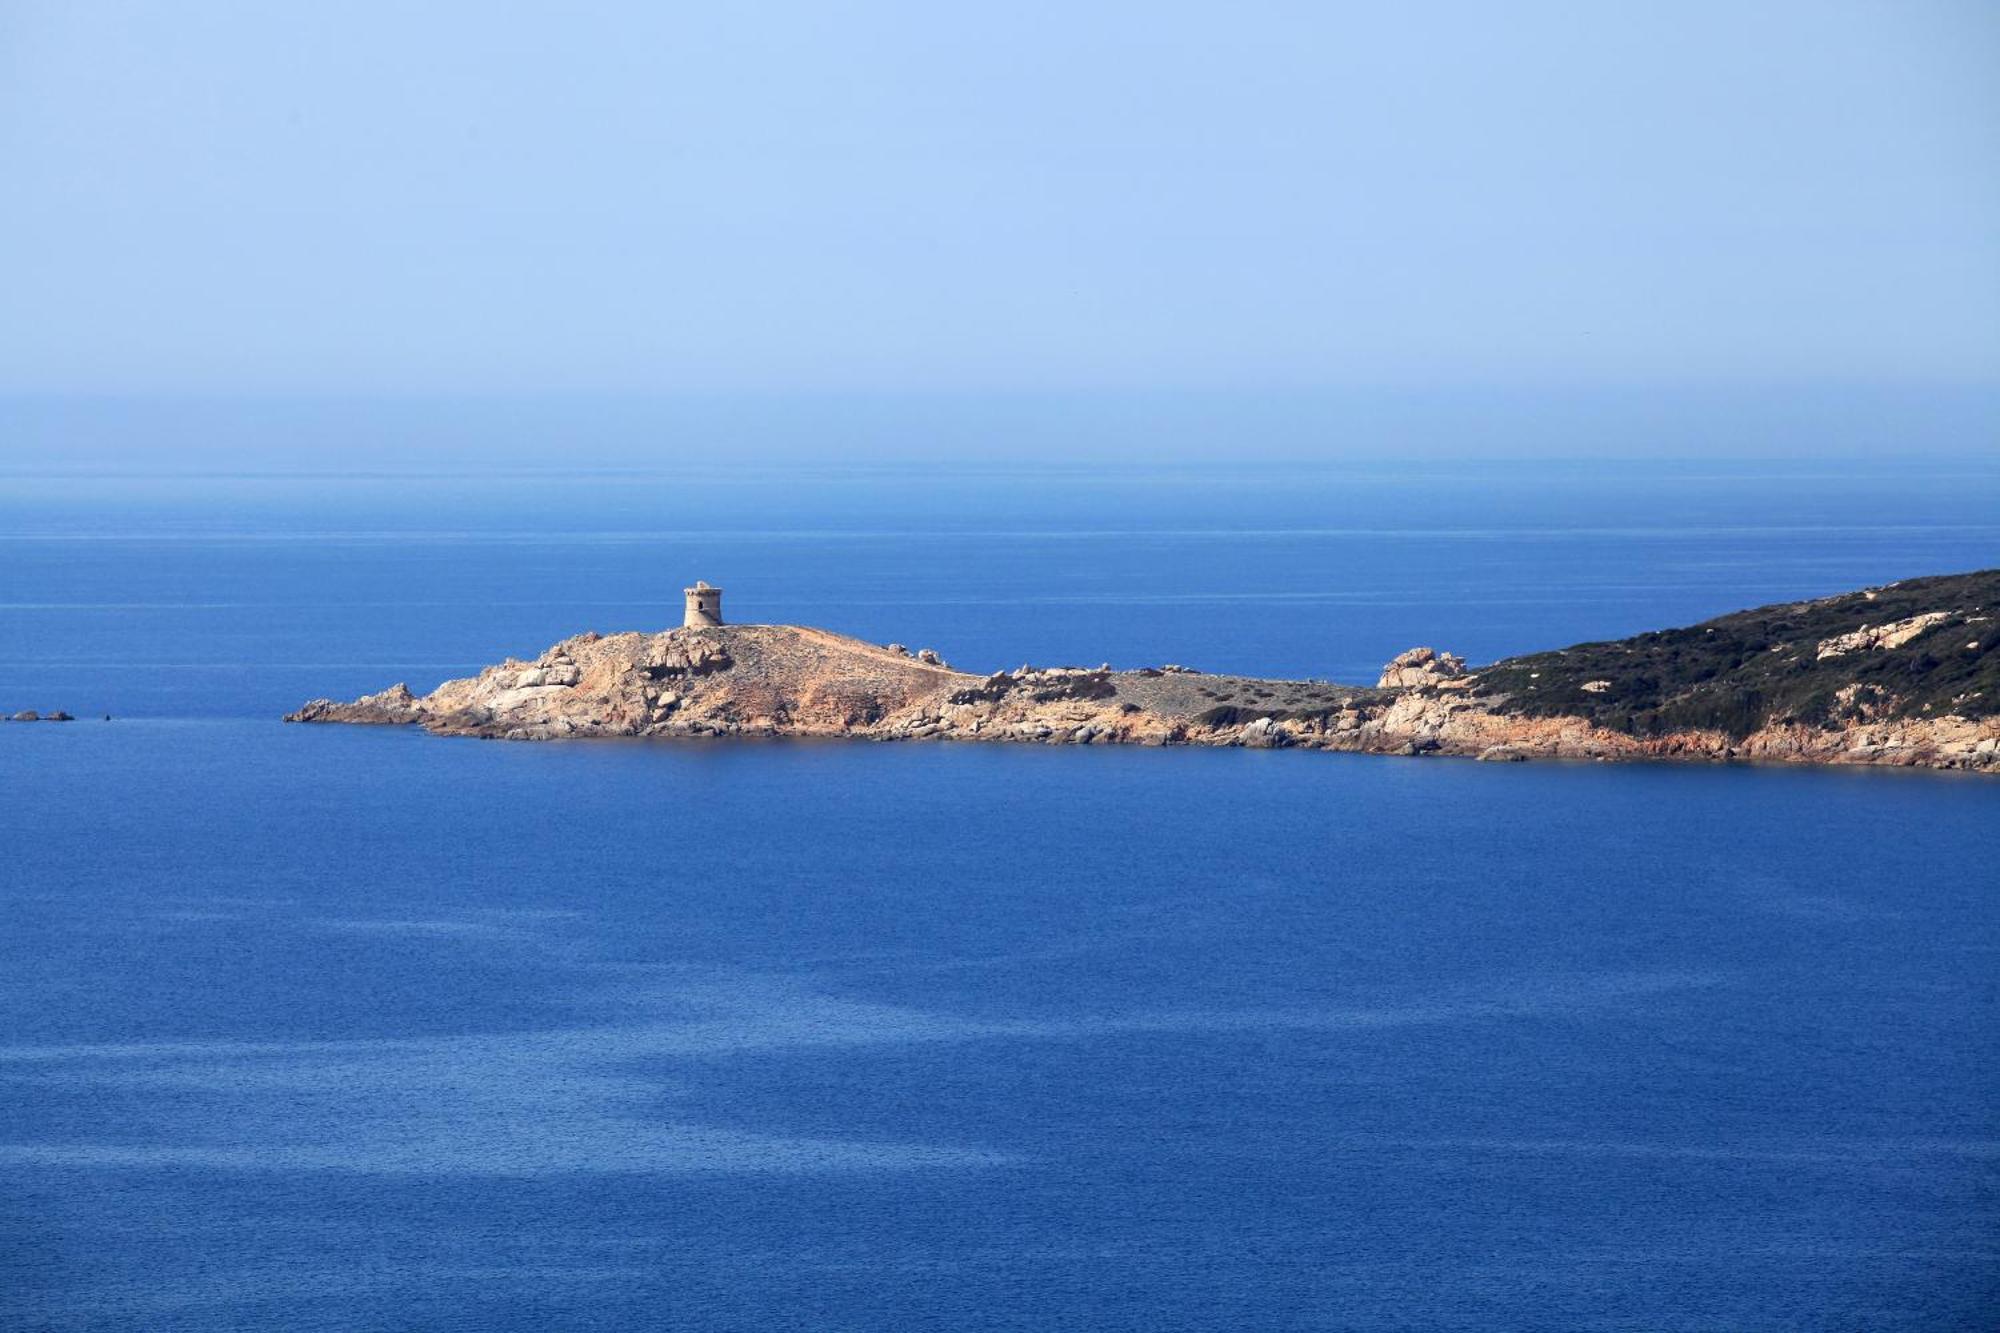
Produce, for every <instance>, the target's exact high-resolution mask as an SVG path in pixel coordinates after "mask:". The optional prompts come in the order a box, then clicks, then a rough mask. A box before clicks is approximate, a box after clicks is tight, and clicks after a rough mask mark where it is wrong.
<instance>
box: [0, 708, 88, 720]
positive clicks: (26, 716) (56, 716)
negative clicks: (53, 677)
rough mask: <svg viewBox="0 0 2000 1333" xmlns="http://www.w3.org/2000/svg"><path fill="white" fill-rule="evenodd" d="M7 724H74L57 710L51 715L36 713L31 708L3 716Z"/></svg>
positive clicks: (67, 716) (68, 717)
mask: <svg viewBox="0 0 2000 1333" xmlns="http://www.w3.org/2000/svg"><path fill="white" fill-rule="evenodd" d="M4 717H5V720H6V721H9V722H74V721H76V719H75V718H73V717H71V716H70V715H69V714H68V713H65V712H63V711H62V710H61V709H60V708H58V709H57V710H56V711H55V712H53V713H38V712H36V711H35V710H34V709H32V708H23V709H22V710H21V711H20V712H18V713H7V714H4Z"/></svg>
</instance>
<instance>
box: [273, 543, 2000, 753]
mask: <svg viewBox="0 0 2000 1333" xmlns="http://www.w3.org/2000/svg"><path fill="white" fill-rule="evenodd" d="M1996 592H2000V571H1986V572H1984V573H1982V574H1979V575H1965V576H1952V577H1950V578H1944V579H1932V580H1916V581H1910V582H1909V583H1905V584H1895V585H1886V586H1885V588H1883V589H1868V590H1863V591H1862V592H1859V593H1853V594H1844V595H1843V596H1842V597H1839V598H1828V599H1821V600H1820V601H1816V602H1808V603H1792V604H1785V605H1780V606H1775V607H1765V608H1758V609H1757V610H1756V611H1752V612H1743V613H1738V614H1737V615H1736V616H1733V617H1723V618H1720V619H1718V620H1716V621H1712V622H1704V624H1703V625H1699V626H1694V627H1690V628H1689V629H1686V630H1677V631H1661V632H1659V633H1657V634H1654V635H1642V636H1639V637H1638V638H1635V639H1632V640H1622V641H1617V642H1615V643H1607V644H1588V645H1578V646H1576V647H1574V648H1571V649H1564V650H1559V651H1558V652H1555V653H1550V654H1539V655H1534V656H1531V657H1525V658H1513V659H1507V660H1505V661H1502V662H1499V663H1495V664H1493V665H1492V666H1489V667H1486V668H1480V669H1476V670H1475V669H1473V668H1470V667H1468V666H1467V664H1466V663H1465V662H1464V661H1463V660H1462V659H1460V658H1458V657H1456V656H1454V655H1453V654H1451V653H1448V652H1439V651H1436V650H1434V649H1431V648H1416V649H1411V650H1410V651H1408V652H1405V653H1402V654H1400V655H1398V656H1397V657H1396V658H1394V659H1393V660H1392V661H1390V662H1389V663H1388V664H1387V665H1386V666H1385V667H1384V669H1383V672H1382V674H1381V676H1380V678H1379V679H1378V680H1377V682H1376V683H1375V685H1373V686H1368V687H1363V686H1346V685H1337V684H1333V683H1330V682H1326V681H1313V680H1308V681H1288V680H1265V679H1260V678H1256V677H1247V676H1232V675H1225V674H1215V673H1208V672H1201V671H1194V670H1190V669H1188V668H1186V667H1181V666H1161V667H1145V668H1139V669H1137V670H1125V671H1114V670H1112V669H1111V668H1110V667H1109V666H1108V665H1104V666H1099V667H1094V668H1090V667H1032V666H1023V667H1020V668H1018V669H1015V670H1009V671H1000V672H995V673H993V674H991V675H985V676H981V675H976V674H972V673H968V672H963V671H959V670H956V669H954V668H952V667H951V666H950V665H948V664H947V663H945V662H944V660H943V659H942V658H941V657H939V656H938V655H937V654H936V653H934V652H931V651H928V650H925V651H923V652H922V653H919V654H913V653H911V652H909V651H908V650H907V649H904V648H902V647H901V645H886V646H885V645H879V644H873V643H867V642H864V641H862V640H859V639H854V638H850V637H847V636H843V635H839V634H835V633H833V632H831V631H827V630H821V629H813V628H809V627H805V626H789V625H728V626H723V625H706V626H697V627H687V628H680V629H673V630H667V631H663V632H659V633H650V634H649V633H636V632H633V633H623V634H613V635H608V636H607V635H599V634H596V633H594V632H593V633H585V634H581V635H577V636H575V637H573V638H570V639H566V640H564V641H562V642H561V643H558V644H556V645H554V646H552V647H551V648H549V649H548V650H547V651H545V652H543V653H542V654H540V655H539V656H538V657H536V658H535V659H534V660H533V661H520V660H515V659H511V658H510V659H508V660H507V661H505V662H502V663H499V664H497V665H495V666H492V667H488V668H486V669H485V670H484V671H482V672H481V673H480V674H479V675H478V676H476V677H469V678H466V679H462V680H455V681H447V682H446V683H445V684H443V685H441V686H439V687H438V688H437V689H436V690H435V691H433V692H432V693H430V694H428V695H422V696H419V695H417V694H414V693H413V692H411V691H410V689H409V688H408V687H407V686H405V685H401V684H398V685H394V686H391V687H390V688H389V689H387V690H383V691H381V692H379V693H376V694H371V695H366V696H363V697H362V698H359V699H356V700H353V701H351V702H346V703H342V702H336V701H334V700H329V699H316V700H314V701H312V702H311V703H308V704H306V705H305V706H304V707H302V708H300V709H299V710H298V711H297V712H294V713H292V714H290V715H289V716H288V717H287V719H286V720H287V721H291V722H313V723H333V722H337V723H359V724H378V725H416V726H421V727H423V728H424V729H425V730H427V731H430V732H433V733H436V734H439V735H451V736H477V737H486V738H494V739H509V740H548V739H559V738H567V737H593V736H595V737H612V736H624V737H676V736H831V737H849V738H854V739H867V740H979V741H1001V742H1014V743H1040V744H1053V745H1098V744H1133V745H1210V746H1245V747H1254V748H1297V749H1318V750H1335V751H1350V752H1358V753H1370V754H1395V755H1409V756H1428V755H1436V756H1463V757H1468V758H1475V759H1481V760H1486V761H1489V762H1500V761H1521V760H1530V759H1590V760H1640V759H1660V760H1710V761H1716V760H1742V761H1758V762H1776V763H1800V764H1835V765H1849V764H1852V765H1886V766H1896V767H1918V768H1932V769H1953V770H1962V771H1966V772H1976V773H1995V772H2000V709H1996V707H1995V703H1996V699H1995V697H1994V696H1995V694H1996V693H2000V691H1994V690H1992V689H1991V688H1989V682H1991V681H1993V680H1995V679H2000V633H1996V632H1995V631H1996V629H2000V624H1996V620H2000V617H1996V616H1994V615H1993V614H1990V613H1989V612H1988V608H1989V607H1991V606H1993V605H1995V604H1996V603H2000V597H1995V596H1992V594H1994V593H1996ZM1970 594H1977V596H1972V595H1970ZM1940 598H1942V599H1943V600H1944V601H1945V602H1947V603H1949V605H1946V606H1933V607H1932V608H1931V609H1928V610H1924V611H1921V612H1919V613H1918V614H1917V615H1915V616H1910V615H1906V614H1903V613H1904V612H1905V611H1906V610H1907V609H1908V604H1910V603H1911V602H1912V599H1916V600H1917V601H1920V602H1922V603H1923V604H1925V605H1929V604H1930V603H1932V602H1936V601H1938V600H1940ZM1829 629H1831V630H1832V631H1833V632H1829ZM1787 635H1789V637H1786V636H1787ZM1677 671H1678V672H1680V673H1681V674H1682V675H1683V676H1685V677H1687V683H1686V684H1685V687H1683V684H1682V682H1681V681H1679V680H1676V679H1675V678H1674V673H1675V672H1677ZM1758 709H1761V710H1762V713H1761V715H1759V714H1758V713H1757V712H1756V710H1758ZM1705 719H1713V720H1712V721H1706V720H1705Z"/></svg>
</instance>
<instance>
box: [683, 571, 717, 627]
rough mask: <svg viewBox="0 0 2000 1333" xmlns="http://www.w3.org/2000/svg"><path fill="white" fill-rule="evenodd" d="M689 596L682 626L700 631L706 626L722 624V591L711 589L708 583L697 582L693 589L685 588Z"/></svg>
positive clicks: (684, 590)
mask: <svg viewBox="0 0 2000 1333" xmlns="http://www.w3.org/2000/svg"><path fill="white" fill-rule="evenodd" d="M681 591H683V592H685V593H686V594H687V599H688V600H687V615H686V616H684V617H683V618H682V619H681V624H682V625H683V626H685V627H686V628H689V629H700V628H701V627H703V626H705V625H720V624H721V623H722V589H720V588H711V587H709V586H708V584H707V583H705V582H702V581H701V580H696V581H695V585H694V586H693V587H692V588H683V589H682V590H681Z"/></svg>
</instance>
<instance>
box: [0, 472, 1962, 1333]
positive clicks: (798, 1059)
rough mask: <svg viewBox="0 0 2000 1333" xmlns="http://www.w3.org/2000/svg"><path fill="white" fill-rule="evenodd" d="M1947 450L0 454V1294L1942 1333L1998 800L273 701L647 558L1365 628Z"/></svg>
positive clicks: (1863, 547) (896, 594)
mask: <svg viewBox="0 0 2000 1333" xmlns="http://www.w3.org/2000/svg"><path fill="white" fill-rule="evenodd" d="M1996 500H2000V479H1996V476H1995V475H1993V474H1991V473H1980V472H1979V471H1977V470H1976V469H1974V470H1972V471H1970V472H1967V471H1966V470H1964V469H1962V468H1961V469H1960V470H1958V471H1955V472H1953V473H1950V474H1945V473H1942V472H1938V473H1929V474H1926V473H1922V472H1920V471H1911V472H1909V473H1905V474H1898V475H1895V476H1867V475H1860V474H1841V473H1837V472H1836V473H1826V474H1811V473H1799V472H1796V471H1795V472H1793V473H1789V474H1785V475H1782V476H1777V477H1754V476H1753V477H1746V476H1744V475H1742V474H1735V475H1715V474H1712V473H1705V472H1704V473H1682V472H1673V471H1670V470H1669V471H1654V472H1651V473H1645V474H1637V475H1635V474H1633V473H1631V472H1629V471H1626V472H1609V473H1572V472H1560V471H1555V472H1552V471H1549V470H1546V469H1543V470H1529V469H1520V468H1517V469H1511V470H1510V469H1483V470H1479V471H1475V472H1468V473H1467V474H1465V475H1462V476H1456V477H1439V476H1436V475H1430V476H1409V475H1403V474H1399V473H1394V472H1375V473H1362V474H1358V475H1346V474H1339V473H1328V474H1316V475H1313V476H1308V477H1303V478H1301V477H1296V476H1292V477H1286V476H1269V477H1248V478H1244V477H1223V476H1215V475H1203V474H1185V473H1157V474H1143V475H1131V474H1083V475H1079V476H1075V477H1070V478H1067V479H1062V484H1060V485H1055V484H1051V481H1050V478H1048V477H1047V476H1025V477H1024V476H1013V477H1007V476H992V475H988V476H955V477H946V478H941V479H940V478H919V477H914V476H909V475H904V474H894V475H889V476H873V477H851V476H838V475H834V476H828V475H820V476H798V477H793V478H790V479H789V480H783V479H780V480H779V481H771V480H770V479H766V483H765V484H763V485H760V486H758V487H755V488H751V487H746V486H743V485H740V484H738V483H737V482H734V481H731V480H729V479H709V480H707V481H703V482H701V483H699V484H694V483H689V482H686V481H685V479H678V480H674V479H663V478H650V479H649V478H632V477H626V478H617V479H606V478H602V477H554V478H548V477H543V478H532V479H522V478H503V479H499V480H494V479H490V478H489V479H483V480H480V479H472V478H464V477H448V476H445V477H430V478H417V479H382V478H375V479H356V478H332V479H327V478H320V479H296V478H293V479H259V478H242V477H237V478H222V479H209V480H206V481H203V482H200V483H192V482H180V481H175V480H171V479H161V478H130V477H127V478H103V477H97V478H89V479H76V478H72V479H62V478H46V477H43V478H34V479H27V480H23V479H19V478H14V479H9V480H8V481H7V484H6V486H5V488H4V493H0V568H4V569H5V571H6V572H7V574H8V577H7V579H6V581H5V588H4V591H0V602H4V605H0V706H5V707H7V708H14V707H41V708H53V707H67V708H68V709H69V710H70V711H72V712H77V713H80V714H85V715H86V716H87V718H88V720H86V721H82V722H78V723H75V724H71V725H69V726H67V727H41V726H37V727H13V726H8V727H5V728H0V787H4V791H5V797H6V799H5V801H4V807H0V834H4V838H5V845H4V851H3V852H0V890H4V895H5V919H6V922H7V929H6V930H5V931H4V932H0V1016H4V1025H0V1323H5V1324H7V1325H8V1326H10V1327H11V1326H20V1327H28V1328H80V1329H114V1328H115V1329H127V1328H129V1329H145V1330H153V1329H204V1330H205V1329H246V1330H247V1329H269V1328H299V1329H352V1328H382V1329H401V1328H426V1329H452V1328H464V1329H474V1328H478V1329H486V1328H504V1329H542V1328H621V1329H622V1328H631V1327H679V1328H702V1329H707V1328H746V1329H747V1328H785V1327H792V1328H800V1329H879V1328H925V1327H931V1328H952V1329H962V1328H993V1329H1003V1328H1053V1327H1066V1328H1078V1327H1089V1328H1107V1329H1135V1330H1136V1329H1194V1328H1251V1327H1257V1328H1385V1329H1388V1328H1409V1329H1419V1328H1424V1329H1429V1328H1464V1329H1485V1328H1494V1327H1508V1328H1547V1327H1580V1328H1619V1329H1630V1328H1645V1329H1676V1328H1680V1329H1713V1328H1720V1327H1729V1328H1771V1329H1780V1328H1783V1329H1793V1328H1870V1329H1874V1328H1912V1329H1914V1328H1939V1327H1945V1328H1952V1327H1963V1328H1976V1327H1982V1326H1984V1325H1985V1324H1986V1322H1987V1319H1988V1316H1989V1315H1990V1311H1991V1309H1992V1308H1993V1307H1992V1303H1993V1300H1994V1296H1995V1291H1996V1286H1997V1285H2000V1246H1996V1243H1995V1240H1994V1237H1995V1231H1996V1222H2000V1216H1997V1215H1996V1214H2000V1210H1997V1209H1996V1207H1995V1203H1994V1200H1995V1198H1996V1196H2000V1123H1996V1122H2000V1112H1996V1109H1995V1108H1996V1106H2000V1098H1996V1097H1995V1093H1996V1091H2000V1089H1996V1086H1995V1083H1996V1080H1995V1077H1994V1073H1993V1069H1994V1061H1993V1051H1994V1046H1995V1036H1996V1032H2000V1024H1996V1016H1995V995H1994V989H1993V984H1992V978H1993V977H1994V975H1995V972H1996V969H1995V962H1996V947H2000V901H1996V890H2000V872H1996V870H1995V866H1996V865H2000V788H1996V787H1995V786H1994V785H1993V784H1992V783H1991V782H1990V781H1980V780H1977V779H1970V778H1966V777H1963V776H1958V775H1931V774H1908V773H1845V772H1808V771H1789V770H1777V769H1753V768H1679V767H1665V766H1662V767H1643V766H1642V767H1612V766H1593V765H1560V764H1531V765H1476V764H1469V763H1462V762H1453V761H1438V760H1415V761H1403V760H1391V759H1379V758H1369V757H1359V756H1340V755H1325V754H1290V753H1282V752H1279V753H1267V752H1249V751H1242V752H1202V751H1179V750H1156V751H1147V750H1124V751H1120V750H1108V749H1062V750H1049V749H1040V748H1034V747H1019V748H1016V747H999V746H995V747H986V746H970V745H920V744H913V745H904V746H881V745H866V744H860V745H843V744H806V743H738V744H703V743H680V744H644V743H613V742H602V743H599V742H593V743H575V744H565V745H507V744H495V743H482V742H471V741H442V740H437V739H434V738H428V737H424V736H421V735H416V734H411V733H408V732H404V731H374V730H349V729H339V728H296V727H284V726H281V725H279V724H277V723H275V722H274V721H273V720H272V719H273V717H274V716H275V714H276V713H277V712H279V711H282V710H283V709H284V708H287V707H290V706H293V705H294V704H296V703H297V702H298V701H299V700H301V699H302V698H304V697H306V696H307V695H310V694H321V693H327V694H353V693H357V692H359V691H361V690H365V689H373V688H377V687H379V686H381V685H383V684H386V683H387V682H388V681H390V680H393V679H397V678H407V679H409V680H410V681H411V683H412V684H413V685H415V686H418V687H420V688H422V687H427V686H428V685H430V684H432V683H435V681H436V680H438V679H440V678H442V677H444V676H445V675H448V674H453V673H455V672H458V671H462V670H469V669H471V668H472V667H474V666H476V665H478V664H479V663H481V662H484V661H487V660H492V659H495V658H497V657H498V656H500V655H502V654H504V653H508V652H515V653H522V652H532V651H534V650H536V649H539V648H540V647H541V646H543V645H545V644H546V643H547V642H549V641H551V640H553V639H555V638H557V637H560V636H561V635H563V634H566V633H569V632H572V631H573V630H575V629H578V628H583V627H585V626H591V627H595V628H599V629H606V630H608V629H613V628H620V627H625V626H649V625H657V624H659V623H662V622H663V621H664V620H667V619H669V618H670V617H671V615H672V608H673V607H674V605H675V604H676V603H677V602H678V589H679V587H680V586H681V585H682V584H683V583H684V582H686V581H689V580H691V579H692V578H694V577H697V576H700V577H706V578H709V579H710V580H711V581H713V582H716V583H719V584H722V585H723V586H724V587H725V588H727V589H728V598H729V600H728V602H727V603H726V606H725V609H726V610H728V611H730V612H731V613H733V614H734V615H735V616H736V617H738V618H744V619H769V620H809V621H814V622H817V623H824V624H827V625H830V626H832V627H834V628H838V629H845V630H849V631H852V632H857V633H861V634H864V635H867V636H869V637H872V638H876V639H892V638H893V639H897V640H900V641H903V642H907V643H910V644H911V645H912V646H918V645H922V644H931V645H935V646H937V647H938V648H940V649H942V650H943V651H945V653H946V654H947V656H949V657H952V658H953V659H955V660H957V661H959V662H960V663H962V664H964V665H967V666H970V667H973V668H976V669H990V668H992V667H996V666H1001V665H1012V664H1014V663H1016V662H1018V661H1020V660H1023V659H1024V658H1025V659H1028V660H1033V661H1037V662H1050V661H1081V662H1087V663H1095V662H1097V661H1100V660H1104V659H1105V658H1109V659H1110V660H1112V661H1113V662H1115V663H1117V664H1119V665H1136V664H1142V663H1145V662H1158V661H1165V660H1179V661H1184V662H1188V663H1190V664H1194V665H1201V666H1210V667H1218V668H1233V669H1257V670H1269V671H1273V672H1279V673H1293V674H1301V675H1320V676H1326V677H1330V678H1334V679H1366V678H1368V677H1369V676H1371V675H1372V672H1373V670H1374V669H1375V666H1376V665H1377V664H1378V663H1379V662H1380V661H1381V660H1382V659H1383V658H1384V657H1386V656H1387V655H1388V654H1389V653H1391V652H1393V651H1395V650H1397V649H1399V648H1402V647H1405V646H1408V645H1409V643H1411V642H1414V641H1432V642H1436V643H1438V644H1439V645H1440V646H1447V647H1452V648H1454V649H1456V650H1458V651H1461V652H1465V653H1467V654H1468V655H1470V656H1473V657H1475V658H1480V657H1490V656H1493V655H1497V654H1499V653H1504V652H1511V651H1518V650H1523V649H1528V648H1534V647H1543V646H1548V645H1549V644H1552V643H1560V642H1566V641H1570V640H1575V639H1581V638H1587V637H1601V636H1607V635H1612V634H1622V633H1626V632H1630V631H1632V630H1636V629H1640V628H1644V627H1647V626H1649V625H1655V624H1660V623H1672V622H1676V621H1686V620H1691V619H1695V618H1698V617H1700V616H1702V615H1707V614H1713V613H1716V612H1720V611H1723V610H1727V609H1730V608H1731V607H1734V606H1736V605H1740V604H1743V603H1745V602H1754V601H1760V600H1768V599H1771V598H1778V597H1790V596H1805V595H1811V594H1815V593H1822V592H1832V591H1836V590H1839V589H1841V588H1844V587H1849V586H1855V585H1858V584H1862V583H1866V582H1870V581H1879V580H1881V579H1885V578H1891V577H1897V576H1901V575H1907V574H1914V573H1922V572H1935V571H1942V570H1948V569H1961V568H1971V567H1976V566H1979V565H1991V564H1994V563H2000V562H1997V561H1996V559H1995V553H1996V551H2000V523H1996V520H1995V519H1994V518H1993V515H1994V514H1996V513H2000V504H1996V503H1994V502H1995V501H1996ZM105 712H110V713H112V714H113V715H114V718H115V720H114V721H112V722H109V723H106V722H102V721H99V720H96V719H97V717H98V716H99V715H101V714H102V713H105Z"/></svg>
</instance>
